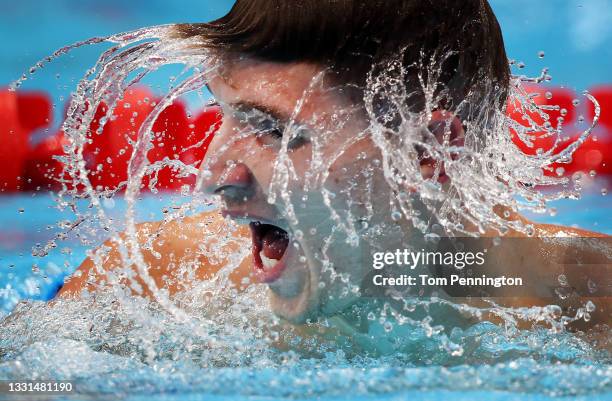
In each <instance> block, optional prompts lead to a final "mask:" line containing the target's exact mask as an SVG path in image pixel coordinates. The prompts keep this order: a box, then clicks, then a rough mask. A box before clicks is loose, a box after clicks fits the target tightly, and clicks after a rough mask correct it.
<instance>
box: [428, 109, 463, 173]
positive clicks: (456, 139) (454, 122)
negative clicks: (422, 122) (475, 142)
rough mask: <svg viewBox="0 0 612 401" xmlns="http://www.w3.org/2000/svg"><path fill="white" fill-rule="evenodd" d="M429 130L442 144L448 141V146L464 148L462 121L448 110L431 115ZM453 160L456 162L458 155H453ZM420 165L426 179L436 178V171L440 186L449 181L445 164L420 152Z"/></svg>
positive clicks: (437, 111)
mask: <svg viewBox="0 0 612 401" xmlns="http://www.w3.org/2000/svg"><path fill="white" fill-rule="evenodd" d="M427 129H428V130H429V131H430V132H431V133H432V134H433V135H434V136H435V138H436V139H437V141H438V142H439V143H440V144H442V143H444V141H447V143H448V146H463V144H464V141H465V131H464V129H463V125H462V124H461V120H460V119H459V118H458V117H457V116H456V115H454V114H453V113H451V112H450V111H447V110H436V111H434V112H433V113H431V119H430V120H429V123H428V124H427ZM450 156H451V158H452V159H453V160H454V159H455V158H456V155H454V154H453V153H451V155H450ZM419 157H420V160H419V164H420V166H421V175H422V176H423V178H424V179H431V178H434V174H435V173H436V170H437V172H438V174H437V177H436V179H437V180H438V182H439V183H440V184H444V183H445V182H447V181H448V176H447V175H446V171H445V170H444V163H443V162H441V161H439V160H436V159H434V158H432V157H429V156H428V155H424V154H422V153H421V152H419Z"/></svg>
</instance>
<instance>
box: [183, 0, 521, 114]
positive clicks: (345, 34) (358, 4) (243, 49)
mask: <svg viewBox="0 0 612 401" xmlns="http://www.w3.org/2000/svg"><path fill="white" fill-rule="evenodd" d="M178 33H179V35H180V36H181V37H184V38H194V37H198V38H201V39H202V41H201V42H198V43H201V44H202V45H203V46H206V47H208V48H211V49H215V50H217V51H218V53H220V54H221V55H246V56H249V57H252V58H254V59H259V60H264V61H273V62H297V61H305V62H313V63H317V64H320V65H322V66H327V67H329V68H330V70H331V71H333V72H334V73H335V75H336V79H337V80H338V81H339V82H340V83H347V84H351V85H350V86H351V87H357V88H364V87H365V84H366V82H367V77H368V74H369V73H370V72H371V71H373V70H375V69H376V68H375V67H376V66H381V65H384V63H385V61H386V60H390V59H392V58H393V57H396V58H397V57H398V54H401V60H402V64H403V67H404V69H405V71H406V72H407V74H406V75H405V85H406V86H407V87H408V89H409V90H416V91H418V90H419V88H420V86H419V76H421V77H424V78H425V79H426V78H427V74H429V73H430V71H431V70H430V69H428V68H427V67H428V64H431V63H432V61H433V62H434V63H439V64H438V65H439V67H440V75H439V77H438V78H437V81H438V83H440V84H442V86H443V87H444V88H445V90H446V93H448V95H447V96H446V98H445V99H444V100H443V102H444V103H445V104H443V105H442V106H443V107H445V108H447V109H448V110H452V109H453V105H455V106H456V105H457V104H459V102H461V101H462V100H464V99H465V98H466V97H467V96H468V95H478V96H483V95H484V93H485V92H486V91H487V90H490V88H493V87H495V88H497V89H498V93H501V94H502V96H497V100H498V101H500V100H501V102H500V104H499V106H501V104H502V103H503V102H504V101H505V92H506V88H507V87H508V82H509V67H508V61H507V58H506V53H505V49H504V43H503V38H502V34H501V30H500V27H499V24H498V22H497V19H496V17H495V15H494V14H493V11H492V10H491V7H490V6H489V4H488V2H487V1H486V0H237V1H236V3H235V4H234V6H233V7H232V9H231V10H230V12H229V13H228V14H227V15H225V16H224V17H221V18H219V19H217V20H215V21H212V22H209V23H195V24H180V25H179V26H178ZM436 58H439V60H436ZM383 68H384V67H383ZM421 106H422V102H421ZM417 107H419V106H417Z"/></svg>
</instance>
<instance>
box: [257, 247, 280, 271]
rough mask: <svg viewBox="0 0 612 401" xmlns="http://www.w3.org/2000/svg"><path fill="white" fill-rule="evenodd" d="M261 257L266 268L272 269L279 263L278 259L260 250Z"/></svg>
mask: <svg viewBox="0 0 612 401" xmlns="http://www.w3.org/2000/svg"><path fill="white" fill-rule="evenodd" d="M259 257H260V258H261V263H262V264H263V267H264V268H265V269H271V268H273V267H274V266H276V264H277V263H278V260H276V259H270V258H268V257H266V255H264V254H263V251H261V252H259Z"/></svg>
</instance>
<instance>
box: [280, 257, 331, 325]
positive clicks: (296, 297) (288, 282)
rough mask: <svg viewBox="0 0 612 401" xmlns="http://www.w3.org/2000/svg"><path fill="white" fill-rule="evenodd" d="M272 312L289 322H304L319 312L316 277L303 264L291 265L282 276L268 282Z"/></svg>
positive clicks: (316, 315)
mask: <svg viewBox="0 0 612 401" xmlns="http://www.w3.org/2000/svg"><path fill="white" fill-rule="evenodd" d="M268 294H269V295H268V298H269V302H270V308H271V309H272V312H274V314H276V315H277V316H279V317H281V318H283V319H285V320H287V321H289V322H291V323H296V324H299V323H304V322H306V321H307V320H309V319H315V318H317V317H318V316H319V314H320V305H319V290H318V277H316V275H314V274H313V273H312V271H311V270H310V269H309V268H308V267H307V266H305V265H302V266H295V265H294V266H291V268H289V269H287V271H285V272H284V274H283V276H282V277H281V278H280V279H279V280H277V281H276V282H274V283H269V284H268Z"/></svg>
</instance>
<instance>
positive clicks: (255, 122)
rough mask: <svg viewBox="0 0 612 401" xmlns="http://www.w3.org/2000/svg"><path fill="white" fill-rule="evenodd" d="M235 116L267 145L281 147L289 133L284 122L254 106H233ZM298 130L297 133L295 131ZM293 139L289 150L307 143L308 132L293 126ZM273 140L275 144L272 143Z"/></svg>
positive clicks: (289, 144)
mask: <svg viewBox="0 0 612 401" xmlns="http://www.w3.org/2000/svg"><path fill="white" fill-rule="evenodd" d="M233 109H234V116H235V118H236V119H237V120H238V121H239V122H240V123H242V124H245V125H248V126H249V127H251V128H252V129H253V130H254V132H255V134H256V135H257V136H258V138H260V139H261V140H262V142H263V143H264V144H265V145H280V142H281V141H282V138H283V135H284V134H285V133H286V131H287V126H286V123H285V122H284V120H281V119H280V118H278V117H276V116H274V115H273V114H270V113H269V112H267V111H263V110H261V109H259V108H257V107H252V105H244V104H238V105H233ZM294 130H296V131H294ZM291 131H292V138H291V140H290V141H289V143H288V146H287V147H288V149H290V150H292V149H295V148H297V147H299V146H301V145H302V144H304V143H305V142H306V138H305V137H304V134H305V132H306V130H305V129H304V128H303V127H301V126H295V125H292V128H291ZM268 138H269V139H271V140H272V141H273V142H271V141H270V140H268Z"/></svg>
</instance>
